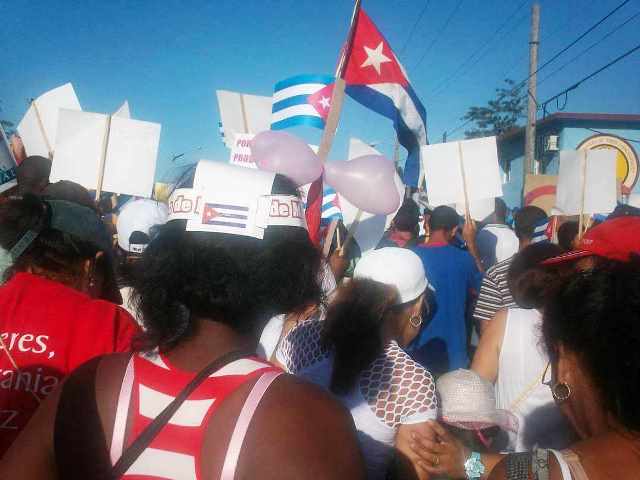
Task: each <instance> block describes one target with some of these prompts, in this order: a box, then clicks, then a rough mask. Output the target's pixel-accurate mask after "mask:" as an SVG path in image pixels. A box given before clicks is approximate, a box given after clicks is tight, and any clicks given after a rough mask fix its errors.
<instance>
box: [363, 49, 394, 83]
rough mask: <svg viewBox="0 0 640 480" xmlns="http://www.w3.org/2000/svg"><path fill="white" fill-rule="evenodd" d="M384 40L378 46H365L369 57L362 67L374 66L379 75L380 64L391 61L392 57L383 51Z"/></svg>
mask: <svg viewBox="0 0 640 480" xmlns="http://www.w3.org/2000/svg"><path fill="white" fill-rule="evenodd" d="M383 46H384V44H383V42H380V43H379V44H378V46H377V47H376V48H369V47H367V46H366V45H365V46H364V51H365V53H366V54H367V59H366V60H365V61H364V63H363V64H362V65H360V68H364V67H369V66H372V67H373V68H375V69H376V72H377V73H378V75H380V65H382V64H383V63H387V62H390V61H391V59H390V58H389V57H387V56H386V55H385V54H384V53H382V47H383Z"/></svg>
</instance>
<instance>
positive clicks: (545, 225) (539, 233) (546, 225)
mask: <svg viewBox="0 0 640 480" xmlns="http://www.w3.org/2000/svg"><path fill="white" fill-rule="evenodd" d="M551 226H552V224H551V222H549V219H548V218H547V217H544V218H541V219H540V220H538V221H537V222H536V224H535V225H534V227H533V235H532V236H531V243H540V242H548V241H550V240H551V236H552V234H553V232H552V230H551Z"/></svg>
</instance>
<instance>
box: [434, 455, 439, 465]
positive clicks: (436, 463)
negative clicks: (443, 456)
mask: <svg viewBox="0 0 640 480" xmlns="http://www.w3.org/2000/svg"><path fill="white" fill-rule="evenodd" d="M438 465H440V457H439V456H438V455H434V456H433V466H434V467H437V466H438Z"/></svg>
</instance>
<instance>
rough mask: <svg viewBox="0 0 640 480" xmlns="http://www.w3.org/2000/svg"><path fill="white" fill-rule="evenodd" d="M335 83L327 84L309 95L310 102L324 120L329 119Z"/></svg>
mask: <svg viewBox="0 0 640 480" xmlns="http://www.w3.org/2000/svg"><path fill="white" fill-rule="evenodd" d="M333 86H334V84H333V83H330V84H329V85H325V86H324V87H322V88H321V89H320V90H318V91H317V92H316V93H314V94H313V95H309V103H310V104H311V105H312V106H313V108H315V109H316V111H317V112H318V114H320V116H321V117H322V119H323V120H325V121H326V120H327V117H328V116H329V109H330V108H331V96H332V95H333Z"/></svg>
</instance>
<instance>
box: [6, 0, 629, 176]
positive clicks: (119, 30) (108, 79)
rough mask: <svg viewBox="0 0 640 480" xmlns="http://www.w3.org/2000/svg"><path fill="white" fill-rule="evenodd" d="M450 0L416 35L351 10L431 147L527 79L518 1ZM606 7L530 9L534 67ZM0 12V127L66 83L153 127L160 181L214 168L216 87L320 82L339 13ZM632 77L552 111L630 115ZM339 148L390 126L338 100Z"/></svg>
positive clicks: (77, 4) (219, 150)
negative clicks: (380, 48)
mask: <svg viewBox="0 0 640 480" xmlns="http://www.w3.org/2000/svg"><path fill="white" fill-rule="evenodd" d="M461 1H462V3H461V5H460V7H459V8H458V9H457V11H456V12H455V14H454V15H453V16H452V12H453V11H454V10H455V7H456V5H457V3H458V0H440V1H436V0H430V1H429V5H428V6H427V9H426V11H425V13H424V16H423V17H422V19H421V21H420V22H419V23H418V24H416V20H417V18H418V16H419V14H420V12H422V10H423V8H424V6H425V5H426V3H427V0H363V6H364V8H365V9H366V10H367V13H368V14H369V16H370V17H371V18H372V19H373V21H374V22H376V24H377V25H378V28H379V29H380V31H381V32H382V33H383V34H384V35H385V37H386V38H387V40H388V41H389V43H390V44H391V46H392V47H393V48H394V50H395V51H396V55H397V56H398V57H399V59H400V61H401V62H402V63H403V64H404V66H405V68H406V69H407V71H408V74H409V77H410V79H411V82H412V84H413V86H414V89H415V90H416V92H417V93H418V95H419V96H420V98H421V99H422V101H423V103H424V105H425V106H426V108H427V117H428V118H427V121H428V123H427V125H428V130H429V138H430V141H431V142H438V141H440V139H441V137H442V132H443V131H445V130H448V131H451V130H452V129H453V128H455V127H457V126H458V125H459V124H460V123H462V122H461V121H460V117H462V116H463V115H464V113H465V111H466V110H467V108H468V107H469V106H471V105H481V104H484V103H485V102H486V101H487V100H489V99H490V98H491V97H492V95H493V92H494V90H495V88H496V87H497V86H500V85H501V83H502V80H503V79H504V78H505V77H510V78H513V79H515V80H522V79H524V78H525V77H526V75H527V68H528V67H527V65H528V45H527V42H528V31H529V11H530V5H531V1H527V2H524V5H522V4H523V2H521V1H520V0H461ZM620 1H621V0H601V1H598V2H593V1H590V0H582V1H579V0H542V1H541V2H540V4H541V45H540V59H541V63H542V62H544V61H545V60H546V59H548V58H550V57H551V56H552V55H553V54H555V53H556V52H557V51H558V50H560V49H561V48H562V47H564V46H565V45H566V44H568V43H569V42H571V41H572V40H573V39H574V38H576V37H577V36H578V35H579V34H580V33H582V32H583V31H584V30H586V29H587V28H588V27H589V26H590V25H592V24H593V23H595V21H597V20H598V19H600V18H601V17H602V16H604V15H605V14H606V13H607V12H608V11H610V10H611V9H613V8H614V7H615V6H616V5H618V4H619V3H620ZM521 5H522V7H521V8H520V9H518V7H520V6H521ZM0 9H1V10H2V11H3V13H4V17H5V18H6V19H7V20H8V21H5V22H4V25H3V28H2V29H1V30H2V31H1V33H0V39H1V44H2V45H3V49H2V50H3V55H2V60H3V62H2V63H3V65H2V68H0V87H1V88H0V100H1V101H2V103H1V104H0V107H2V109H3V111H2V112H1V113H0V116H1V117H2V118H6V119H9V120H12V121H15V122H17V121H19V120H20V118H21V117H22V115H23V114H24V111H25V110H26V106H27V103H26V102H27V99H28V98H30V97H34V96H37V95H39V94H41V93H43V92H44V91H46V90H48V89H50V88H53V87H56V86H59V85H61V84H63V83H66V82H72V83H73V85H74V87H75V89H76V92H77V94H78V97H79V99H80V103H81V105H82V107H83V109H84V110H87V111H96V112H111V111H113V110H115V109H116V108H117V107H118V106H119V105H120V104H121V103H122V102H123V100H125V99H127V100H128V101H129V104H130V106H131V111H132V115H133V117H134V118H138V119H141V120H148V121H154V122H159V123H161V124H162V136H161V141H160V153H159V167H158V174H157V176H163V175H164V174H165V173H166V172H167V171H168V170H169V167H170V162H169V159H170V158H171V157H172V156H173V155H175V154H179V153H183V152H187V154H186V155H185V156H184V158H183V159H181V161H183V162H193V161H196V160H198V159H199V158H207V159H212V160H225V161H226V159H227V158H228V151H227V150H226V148H225V147H224V145H223V143H222V141H221V139H220V137H219V134H218V128H217V122H218V109H217V105H216V100H215V90H216V89H229V90H236V91H242V92H245V93H254V94H261V95H270V94H271V92H272V89H273V85H274V83H275V82H277V81H278V80H281V79H284V78H287V77H289V76H292V75H296V74H300V73H333V70H334V68H335V65H336V61H337V56H338V52H339V49H340V46H341V44H342V43H343V41H344V38H345V35H346V32H347V28H348V22H349V17H350V14H351V9H352V2H351V1H349V0H323V1H311V0H271V1H267V0H244V1H223V0H209V1H204V0H202V1H200V0H198V1H196V0H190V1H181V2H180V1H169V0H155V1H152V0H139V1H108V2H105V1H97V0H91V1H78V0H76V1H52V0H39V1H36V0H33V1H26V0H14V1H11V2H5V1H1V0H0ZM639 11H640V0H632V1H631V2H629V3H628V4H627V5H625V7H623V8H622V9H621V10H620V11H618V12H617V13H616V14H615V15H614V16H612V18H610V19H609V20H608V21H607V22H606V23H605V24H603V25H602V26H600V27H599V28H598V29H597V30H595V31H594V32H593V33H591V34H590V35H589V36H588V37H587V38H585V39H584V40H583V41H581V42H580V43H579V44H578V45H576V46H575V47H573V48H572V49H571V50H569V51H568V52H567V53H566V54H564V55H563V56H561V57H560V58H559V59H558V60H557V61H555V62H554V63H552V64H551V65H549V67H547V68H545V69H544V70H542V71H541V72H540V74H539V80H542V79H544V78H545V77H546V76H547V75H548V74H550V73H552V72H553V71H554V70H556V68H558V67H561V66H562V65H563V64H564V63H565V62H566V61H568V60H570V59H572V58H573V57H574V56H576V55H578V54H579V53H580V52H581V51H582V50H584V49H585V48H587V47H589V46H590V45H591V44H593V43H595V42H596V41H598V40H599V39H600V38H601V37H603V36H605V34H607V32H609V31H610V30H612V29H614V28H615V27H616V26H617V25H619V24H621V23H622V22H624V21H625V20H626V19H628V18H630V17H632V16H633V15H635V14H636V13H638V12H639ZM448 18H450V19H451V20H450V22H449V24H448V25H447V26H446V28H444V26H445V23H446V21H447V19H448ZM508 18H511V20H510V21H509V22H508V23H507V25H506V26H505V27H504V28H503V30H501V32H500V33H499V34H498V35H497V36H495V35H494V32H495V31H496V29H497V28H498V27H499V26H500V25H502V24H503V22H505V20H507V19H508ZM414 25H416V26H415V29H414V30H413V34H412V35H411V38H409V33H410V31H411V29H412V27H413V26H414ZM443 28H444V29H443ZM639 28H640V17H637V18H635V19H634V20H632V21H631V22H629V23H628V24H627V25H626V26H625V27H624V28H622V29H621V30H620V31H618V32H616V33H615V34H613V35H611V36H610V37H609V38H607V39H606V40H604V41H603V42H602V43H601V44H600V45H597V46H595V47H594V48H593V49H591V50H590V51H589V52H588V53H586V54H584V55H583V56H582V57H580V58H579V59H578V60H576V61H575V62H573V63H571V64H570V65H568V66H567V67H566V68H564V69H562V70H561V71H560V72H558V73H557V74H555V75H553V76H552V77H550V78H549V79H547V80H546V81H544V82H543V83H542V84H541V85H540V86H539V89H538V93H539V98H540V99H546V98H548V97H550V96H552V95H554V94H556V93H558V92H559V91H561V90H563V89H564V88H566V87H567V86H569V85H571V84H573V83H574V82H575V81H576V80H578V79H580V78H582V77H583V76H585V75H586V74H588V73H590V72H592V71H594V70H596V69H597V68H598V67H600V66H602V65H604V64H606V63H607V62H608V61H610V60H612V59H613V58H615V57H616V56H618V55H619V54H621V53H623V52H624V51H626V50H628V49H630V48H631V47H632V46H635V45H636V44H637V43H638V35H637V32H638V29H639ZM405 44H406V47H405V48H403V46H405ZM478 49H480V50H478ZM474 53H476V56H475V57H472V58H471V59H470V56H471V55H472V54H474ZM420 59H422V61H420V62H419V60H420ZM467 60H469V61H467ZM465 61H467V63H466V64H465V63H464V62H465ZM639 72H640V53H638V52H637V53H636V54H635V55H633V56H631V57H628V58H627V59H625V60H623V61H622V62H620V63H618V64H617V65H615V66H614V67H612V68H611V69H609V70H607V71H605V72H603V73H602V74H601V75H599V76H598V77H596V78H594V79H593V80H591V81H590V82H588V83H585V84H584V85H583V86H581V87H580V88H579V89H578V90H576V91H574V92H572V93H571V94H570V95H569V98H568V103H567V106H566V110H567V111H578V112H619V113H640V75H639ZM444 85H446V88H445V87H444ZM296 133H298V134H300V135H302V136H304V137H305V138H306V139H307V140H308V141H310V142H314V143H317V142H318V141H319V138H320V131H319V130H299V131H298V130H297V131H296ZM463 133H464V131H463V130H459V131H457V132H456V133H455V134H454V135H453V136H450V137H449V138H450V139H451V138H461V137H462V136H463ZM349 136H356V137H360V138H362V139H364V140H365V141H368V142H379V143H380V145H379V148H380V149H381V150H382V151H383V152H385V153H386V154H388V155H390V156H391V154H392V150H393V142H394V132H393V129H392V126H391V123H390V122H389V121H388V120H386V119H384V118H382V117H379V116H377V115H376V114H374V113H373V112H370V111H368V110H366V109H365V108H363V107H361V106H360V105H359V104H356V103H355V102H354V101H352V100H347V102H346V106H345V108H344V110H343V114H342V120H341V124H340V127H339V133H338V137H337V140H336V142H335V144H334V148H333V150H332V153H331V155H330V157H331V158H334V159H340V158H345V157H346V155H347V147H346V145H347V141H348V138H349ZM198 147H201V150H199V151H197V152H196V151H195V150H196V148H198ZM403 153H404V152H403Z"/></svg>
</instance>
